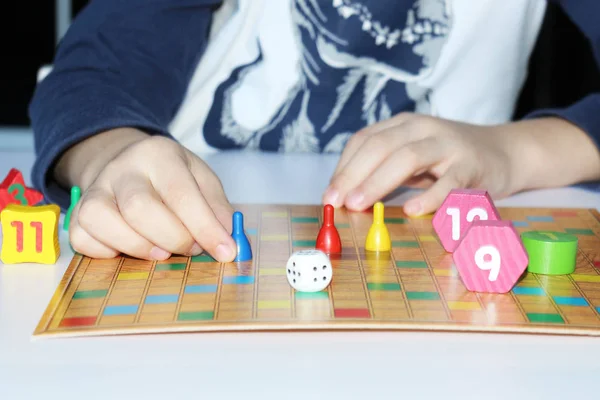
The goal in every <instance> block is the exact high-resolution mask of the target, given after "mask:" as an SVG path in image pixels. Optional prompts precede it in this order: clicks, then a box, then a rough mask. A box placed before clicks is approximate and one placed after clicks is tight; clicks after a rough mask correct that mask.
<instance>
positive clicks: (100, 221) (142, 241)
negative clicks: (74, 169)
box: [77, 188, 170, 260]
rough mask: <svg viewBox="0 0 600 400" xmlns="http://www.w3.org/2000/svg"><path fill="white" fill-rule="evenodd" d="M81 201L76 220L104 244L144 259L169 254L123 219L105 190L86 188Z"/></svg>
mask: <svg viewBox="0 0 600 400" xmlns="http://www.w3.org/2000/svg"><path fill="white" fill-rule="evenodd" d="M80 202H81V205H80V209H79V213H78V214H77V223H78V224H79V225H80V226H81V228H82V229H84V230H85V231H86V232H87V233H88V234H89V235H90V236H91V237H92V238H93V239H95V240H96V241H98V242H100V243H102V244H103V245H104V246H106V247H109V248H111V249H115V250H116V251H118V252H119V253H125V254H128V255H130V256H133V257H136V258H141V259H146V260H165V259H167V258H169V257H170V254H169V253H168V252H167V251H165V250H163V249H161V248H159V247H157V246H155V245H154V244H153V243H151V242H150V241H149V240H147V239H146V238H144V237H143V236H141V235H140V234H138V233H137V232H136V231H135V230H134V229H133V228H132V227H131V226H129V224H127V222H125V220H124V219H123V216H122V215H121V213H120V211H119V209H118V208H117V203H116V201H115V199H114V197H113V195H112V194H111V193H110V192H108V191H107V190H104V189H99V188H95V189H91V190H88V191H87V192H86V194H85V196H84V197H82V199H81V200H80ZM80 240H85V238H84V237H82V238H81V239H80Z"/></svg>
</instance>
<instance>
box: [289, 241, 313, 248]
mask: <svg viewBox="0 0 600 400" xmlns="http://www.w3.org/2000/svg"><path fill="white" fill-rule="evenodd" d="M293 245H294V247H315V246H316V245H317V241H316V240H294V242H293Z"/></svg>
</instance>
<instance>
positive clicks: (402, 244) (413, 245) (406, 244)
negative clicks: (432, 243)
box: [392, 241, 419, 248]
mask: <svg viewBox="0 0 600 400" xmlns="http://www.w3.org/2000/svg"><path fill="white" fill-rule="evenodd" d="M392 247H410V248H416V247H419V242H409V241H394V242H392Z"/></svg>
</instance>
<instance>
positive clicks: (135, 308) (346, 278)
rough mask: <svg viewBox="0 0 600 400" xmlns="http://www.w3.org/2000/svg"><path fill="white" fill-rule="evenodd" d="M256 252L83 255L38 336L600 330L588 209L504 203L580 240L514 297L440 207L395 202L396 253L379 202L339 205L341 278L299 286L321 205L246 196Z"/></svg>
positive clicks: (521, 219) (524, 221)
mask: <svg viewBox="0 0 600 400" xmlns="http://www.w3.org/2000/svg"><path fill="white" fill-rule="evenodd" d="M238 210H239V211H241V212H242V213H243V214H244V219H245V226H246V233H247V236H248V238H249V239H250V242H251V245H252V250H253V259H252V260H251V261H247V262H241V263H229V264H220V263H217V262H215V261H214V260H213V259H212V258H210V257H209V256H206V255H201V256H198V257H191V258H190V257H172V258H171V259H169V260H167V261H165V262H148V261H143V260H138V259H133V258H129V257H119V258H115V259H110V260H97V259H90V258H88V257H83V256H81V255H78V254H76V255H75V257H74V258H73V260H72V262H71V264H70V266H69V268H68V270H67V271H66V273H65V275H64V278H63V280H62V282H61V283H60V285H59V287H58V288H57V290H56V293H55V295H54V297H53V298H52V300H51V301H50V304H49V305H48V307H47V310H46V312H45V313H44V314H43V316H42V318H41V321H40V322H39V325H38V326H37V328H36V330H35V332H34V336H35V337H48V336H85V335H116V334H144V333H161V332H163V333H166V332H201V331H235V330H238V331H250V330H441V331H479V332H511V333H548V334H566V335H600V215H599V214H598V213H597V212H596V211H595V210H586V209H524V208H504V209H503V208H500V209H499V211H500V213H501V216H502V218H503V219H508V220H512V221H513V223H514V225H515V227H516V228H517V230H518V231H519V232H523V231H525V230H557V231H563V232H569V233H572V234H574V235H576V236H577V237H578V238H579V252H578V256H577V268H576V270H575V273H573V274H571V275H563V276H544V275H534V274H525V275H524V277H523V278H522V279H521V280H520V281H519V283H518V284H517V285H516V286H515V287H514V288H513V290H512V291H511V292H509V293H507V294H501V295H500V294H485V293H474V292H469V291H467V290H466V289H465V287H464V285H463V284H462V282H461V279H460V277H459V276H458V274H457V271H456V269H455V267H454V266H453V262H452V255H451V254H449V253H446V252H445V251H444V249H443V248H442V246H441V245H440V244H439V242H438V240H437V238H436V235H435V232H434V230H433V227H432V224H431V216H428V217H425V218H419V219H408V218H406V216H405V215H404V214H403V212H402V210H401V209H400V208H399V207H387V208H386V210H385V221H386V225H387V227H388V230H389V232H390V235H391V238H392V250H391V251H390V252H386V253H383V254H379V255H377V254H374V253H369V252H365V251H364V242H365V237H366V234H367V231H368V229H369V227H370V225H371V222H372V214H371V211H369V212H364V213H348V212H346V211H344V210H337V211H336V215H335V223H336V226H337V229H338V231H339V233H340V236H341V239H342V245H343V249H342V254H341V255H339V256H334V257H332V265H333V268H334V274H333V281H332V284H331V285H330V286H329V287H328V288H327V289H326V290H324V291H322V292H317V293H300V292H296V291H295V290H294V289H293V288H292V287H290V285H289V284H288V282H287V278H286V270H285V264H286V262H287V260H288V258H289V256H290V254H291V253H292V252H293V251H296V250H299V249H303V248H313V247H314V246H315V239H316V236H317V233H318V231H319V228H320V226H321V225H320V224H321V218H322V210H323V209H322V207H319V206H296V205H294V206H288V205H281V206H277V205H240V206H238Z"/></svg>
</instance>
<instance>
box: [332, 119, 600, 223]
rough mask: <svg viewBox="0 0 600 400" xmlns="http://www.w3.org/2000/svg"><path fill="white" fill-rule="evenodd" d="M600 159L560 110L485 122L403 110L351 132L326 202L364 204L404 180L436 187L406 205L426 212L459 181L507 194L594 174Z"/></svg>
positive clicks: (407, 208)
mask: <svg viewBox="0 0 600 400" xmlns="http://www.w3.org/2000/svg"><path fill="white" fill-rule="evenodd" d="M577 158H579V159H577ZM548 160H552V162H550V163H549V162H548ZM599 160H600V158H599V157H598V153H597V151H596V148H595V146H594V145H593V144H592V143H591V140H590V139H589V138H588V137H587V135H585V134H584V133H583V132H582V131H581V130H579V128H577V127H575V126H574V125H572V124H570V123H568V122H566V121H563V120H560V119H557V118H543V119H538V120H530V121H523V122H516V123H512V124H506V125H498V126H477V125H469V124H464V123H458V122H453V121H449V120H443V119H439V118H434V117H428V116H423V115H417V114H411V113H402V114H399V115H397V116H395V117H393V118H391V119H389V120H386V121H382V122H380V123H378V124H375V125H373V126H370V127H367V128H365V129H363V130H362V131H360V132H358V133H357V134H355V135H354V136H353V137H352V138H351V139H350V140H349V142H348V144H347V145H346V148H345V149H344V151H343V153H342V155H341V158H340V161H339V164H338V166H337V168H336V170H335V172H334V174H333V177H332V179H331V183H330V186H329V188H328V190H327V191H326V193H325V195H324V196H323V202H324V203H325V204H327V203H329V204H332V205H333V206H334V207H341V206H346V207H347V208H348V209H350V210H359V211H361V210H364V209H366V208H368V207H370V206H371V205H372V204H373V203H374V202H376V201H378V200H380V199H381V198H382V197H384V196H386V195H387V194H389V193H390V192H392V191H393V190H394V189H396V188H397V187H399V186H401V185H404V186H411V187H419V188H428V189H427V190H425V191H423V192H422V193H420V194H419V195H417V196H416V197H414V198H412V199H410V200H408V201H407V202H406V204H405V206H404V209H405V211H406V213H407V214H409V215H413V216H414V215H422V214H427V213H431V212H433V211H435V210H436V209H437V208H438V207H439V206H440V205H441V203H442V202H443V201H444V199H445V197H446V196H447V195H448V192H449V191H450V190H452V189H454V188H483V189H486V190H487V191H488V192H489V193H490V195H491V196H492V197H495V198H501V197H505V196H508V195H511V194H513V193H516V192H518V191H521V190H524V189H527V188H531V187H543V186H553V185H556V186H560V185H568V184H572V183H575V182H577V181H580V180H585V179H593V178H594V177H596V176H598V166H599V165H600V161H599ZM546 164H551V165H546ZM592 169H594V170H592Z"/></svg>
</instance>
